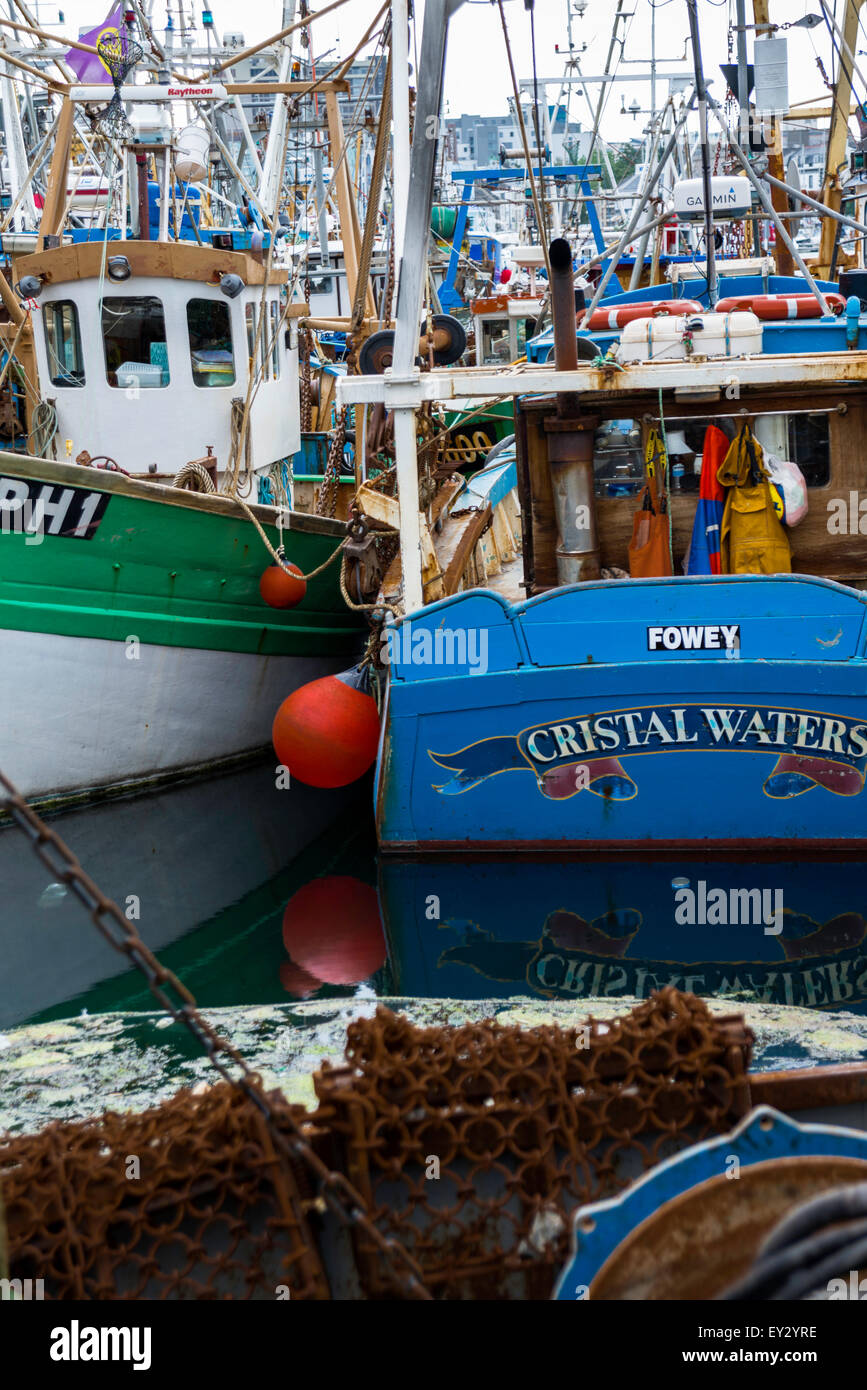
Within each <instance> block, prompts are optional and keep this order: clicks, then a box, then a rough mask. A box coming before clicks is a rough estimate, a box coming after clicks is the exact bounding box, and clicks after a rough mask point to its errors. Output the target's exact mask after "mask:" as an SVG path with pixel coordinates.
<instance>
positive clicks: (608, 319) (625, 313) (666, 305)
mask: <svg viewBox="0 0 867 1390" xmlns="http://www.w3.org/2000/svg"><path fill="white" fill-rule="evenodd" d="M701 312H702V308H701V305H700V304H699V302H698V300H697V299H655V300H645V301H644V302H643V303H641V304H619V305H618V306H617V308H616V309H594V310H593V313H592V314H591V315H590V322H589V323H588V324H585V327H586V328H590V329H594V328H595V329H599V328H607V329H612V328H624V327H625V326H626V324H627V323H632V321H633V320H634V319H646V318H656V317H657V316H658V315H660V314H700V313H701ZM578 322H579V323H580V322H581V314H580V312H579V314H578Z"/></svg>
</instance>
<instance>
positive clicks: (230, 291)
mask: <svg viewBox="0 0 867 1390" xmlns="http://www.w3.org/2000/svg"><path fill="white" fill-rule="evenodd" d="M243 288H244V281H243V280H242V279H241V277H240V275H224V276H223V277H222V278H221V280H220V289H221V290H222V292H223V294H224V295H225V296H226V298H227V299H237V298H238V295H239V294H240V293H241V291H242V289H243Z"/></svg>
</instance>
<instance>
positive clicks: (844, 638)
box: [377, 575, 867, 852]
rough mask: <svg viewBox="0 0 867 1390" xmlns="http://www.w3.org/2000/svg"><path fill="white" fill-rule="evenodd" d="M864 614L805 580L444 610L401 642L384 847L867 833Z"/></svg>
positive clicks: (400, 630) (596, 844)
mask: <svg viewBox="0 0 867 1390" xmlns="http://www.w3.org/2000/svg"><path fill="white" fill-rule="evenodd" d="M865 613H867V596H865V595H862V594H861V593H859V592H857V591H855V590H852V589H848V588H846V587H845V586H843V585H839V584H835V583H833V582H830V581H826V580H819V579H811V578H808V577H805V576H800V575H787V576H753V575H744V576H723V577H714V578H704V577H701V578H672V579H658V580H638V581H631V580H630V581H627V580H623V581H614V582H609V583H603V582H600V583H598V584H584V585H579V586H574V587H569V588H562V589H556V590H553V591H551V592H549V593H546V594H544V595H541V596H540V597H538V598H534V599H531V600H529V601H527V602H526V603H523V604H520V605H515V606H510V605H509V604H507V603H506V602H505V601H504V600H503V599H501V598H500V597H499V596H498V595H497V594H494V593H492V592H490V591H487V590H473V591H468V592H466V593H462V594H458V595H456V596H455V597H453V598H451V599H447V600H444V601H443V602H441V603H437V604H433V605H430V606H429V607H427V608H425V609H423V610H422V611H421V612H420V613H419V614H416V615H414V616H413V617H412V618H411V619H410V620H405V621H404V622H403V623H402V624H400V625H398V627H397V628H395V629H394V630H393V637H392V639H391V643H392V650H391V673H390V681H389V694H388V705H387V717H386V720H385V725H384V734H383V742H382V748H381V752H380V759H379V769H378V778H377V819H378V828H379V836H380V843H381V846H382V848H383V849H385V850H410V851H450V852H454V851H455V850H491V851H496V850H503V849H514V848H520V849H528V850H537V849H551V850H573V849H574V850H599V849H603V850H604V849H610V848H616V849H629V850H635V849H642V848H643V849H648V850H650V849H653V848H659V847H663V846H678V847H679V846H696V847H703V846H713V847H723V848H726V849H736V848H738V847H740V846H743V845H745V844H749V845H753V846H763V847H767V848H771V849H780V850H787V849H789V848H790V847H791V845H792V843H793V841H804V842H810V843H811V844H813V845H814V846H817V847H819V846H821V847H832V846H838V845H845V846H848V847H850V848H853V847H856V846H863V845H867V797H865V795H864V778H865V766H867V662H865V642H867V630H865ZM726 642H730V644H731V645H730V646H729V647H728V648H726V645H725V643H726ZM699 643H700V644H701V645H700V646H698V645H697V644H699Z"/></svg>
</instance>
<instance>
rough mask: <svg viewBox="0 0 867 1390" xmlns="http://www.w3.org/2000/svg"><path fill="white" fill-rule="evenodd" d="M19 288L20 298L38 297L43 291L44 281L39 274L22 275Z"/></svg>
mask: <svg viewBox="0 0 867 1390" xmlns="http://www.w3.org/2000/svg"><path fill="white" fill-rule="evenodd" d="M17 289H18V297H19V299H37V298H38V297H39V295H40V294H41V293H42V281H41V279H40V277H39V276H38V275H22V277H21V279H20V280H19V281H18V286H17Z"/></svg>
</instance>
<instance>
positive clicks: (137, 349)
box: [102, 295, 170, 388]
mask: <svg viewBox="0 0 867 1390" xmlns="http://www.w3.org/2000/svg"><path fill="white" fill-rule="evenodd" d="M102 340H103V344H104V346H105V372H106V377H107V378H108V384H109V386H118V387H122V388H127V387H130V386H138V387H140V388H145V387H148V388H150V387H156V386H168V384H169V380H170V377H169V354H168V348H167V346H166V319H165V313H164V312H163V306H162V302H161V300H159V299H156V298H155V297H154V296H153V295H124V296H122V297H121V296H116V297H109V298H107V299H103V301H102Z"/></svg>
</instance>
